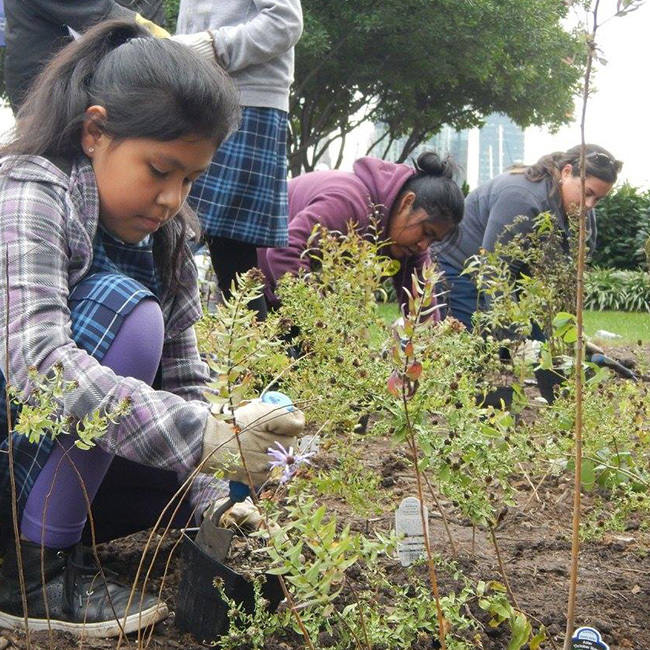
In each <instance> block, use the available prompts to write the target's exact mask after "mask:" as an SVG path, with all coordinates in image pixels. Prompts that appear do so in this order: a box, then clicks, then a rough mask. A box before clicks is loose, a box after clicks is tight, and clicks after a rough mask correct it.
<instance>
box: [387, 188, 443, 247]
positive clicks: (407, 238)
mask: <svg viewBox="0 0 650 650" xmlns="http://www.w3.org/2000/svg"><path fill="white" fill-rule="evenodd" d="M414 200H415V194H414V193H413V192H407V193H406V194H405V195H404V196H403V197H402V199H401V200H400V204H399V205H398V206H397V208H396V211H395V212H394V213H393V214H392V215H391V217H390V221H389V223H388V237H389V239H390V240H391V241H392V242H393V243H392V244H391V245H390V248H389V251H390V254H391V256H392V257H394V258H395V259H403V258H405V257H411V256H412V255H419V254H420V253H423V252H424V251H426V250H427V248H429V246H431V244H433V242H436V241H442V240H443V239H444V238H445V237H446V236H447V235H448V234H449V233H450V231H451V229H452V226H450V225H449V224H446V223H435V222H432V221H431V220H430V219H429V215H428V214H427V212H426V211H425V210H423V209H422V208H418V209H417V210H414V209H413V201H414Z"/></svg>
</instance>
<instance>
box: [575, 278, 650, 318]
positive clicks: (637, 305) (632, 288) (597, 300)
mask: <svg viewBox="0 0 650 650" xmlns="http://www.w3.org/2000/svg"><path fill="white" fill-rule="evenodd" d="M585 307H586V308H587V309H593V310H598V311H604V310H611V311H642V312H648V311H650V273H648V271H645V270H643V271H620V270H617V269H611V268H598V269H593V270H591V271H589V273H587V274H586V275H585Z"/></svg>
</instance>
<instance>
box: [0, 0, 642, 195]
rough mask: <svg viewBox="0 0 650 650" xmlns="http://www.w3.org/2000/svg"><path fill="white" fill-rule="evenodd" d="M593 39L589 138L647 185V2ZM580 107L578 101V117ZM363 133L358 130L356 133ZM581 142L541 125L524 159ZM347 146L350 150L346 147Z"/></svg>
mask: <svg viewBox="0 0 650 650" xmlns="http://www.w3.org/2000/svg"><path fill="white" fill-rule="evenodd" d="M615 6H616V1H615V0H602V1H601V14H602V16H603V18H605V17H606V16H611V15H612V14H613V12H614V11H615ZM597 43H598V45H599V47H600V48H601V50H602V56H603V57H604V58H605V59H607V61H608V63H607V65H605V66H602V65H599V66H598V69H597V72H596V76H595V79H594V85H595V88H596V90H595V92H594V93H593V96H592V98H591V99H590V101H589V105H588V109H587V130H586V139H587V142H594V143H597V144H600V145H602V146H603V147H606V148H607V149H609V150H610V151H611V152H612V153H613V154H614V155H615V156H616V157H617V158H618V159H619V160H622V161H623V162H624V166H623V172H622V174H621V180H629V181H630V182H631V183H632V184H633V185H636V186H639V187H642V188H644V189H650V83H649V82H648V72H647V70H648V63H649V62H650V0H646V2H645V4H643V5H642V6H641V8H640V9H638V10H637V11H634V12H632V13H630V14H629V15H627V16H624V17H622V18H613V19H611V20H609V21H607V22H606V23H605V24H603V25H602V26H601V27H600V28H599V30H598V33H597ZM579 111H580V105H579V103H577V104H576V115H577V116H578V117H579ZM12 121H13V120H12V119H11V112H10V111H9V110H8V109H4V110H2V109H0V131H4V130H6V129H7V127H8V126H9V125H10V124H11V122H12ZM371 129H372V126H371V125H364V128H362V129H361V132H363V133H364V135H363V136H361V137H359V138H358V139H359V142H361V143H362V145H363V146H361V144H360V145H359V146H358V147H355V146H354V140H355V139H353V138H351V139H350V140H349V141H348V147H346V162H345V164H344V168H348V167H351V164H352V161H354V160H355V159H356V158H357V157H359V156H361V155H364V153H365V142H366V140H367V137H368V136H367V133H365V132H366V131H367V130H371ZM360 135H361V134H360ZM579 142H580V127H579V120H578V121H575V122H574V123H573V124H572V125H571V126H568V127H564V128H562V129H561V130H560V131H559V132H558V133H557V134H554V135H551V134H549V133H548V132H547V131H546V130H545V129H537V128H536V129H528V130H527V131H526V145H525V147H526V152H525V158H526V160H525V162H527V163H531V162H534V161H536V160H537V159H538V158H539V157H540V156H542V155H544V154H546V153H550V152H551V151H559V150H566V149H568V148H570V147H572V146H573V145H574V144H578V143H579ZM348 149H349V151H348Z"/></svg>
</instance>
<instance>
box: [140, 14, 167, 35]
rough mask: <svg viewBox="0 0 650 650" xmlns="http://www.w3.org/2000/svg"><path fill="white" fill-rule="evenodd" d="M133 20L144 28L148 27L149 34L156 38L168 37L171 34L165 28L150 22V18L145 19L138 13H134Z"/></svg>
mask: <svg viewBox="0 0 650 650" xmlns="http://www.w3.org/2000/svg"><path fill="white" fill-rule="evenodd" d="M135 22H136V23H138V25H140V26H142V27H144V28H145V29H148V30H149V32H150V33H151V35H152V36H155V37H156V38H169V37H170V36H171V34H170V33H169V32H168V31H167V30H166V29H163V28H162V27H160V26H159V25H156V23H152V22H151V21H150V20H147V19H146V18H145V17H144V16H141V15H140V14H136V15H135Z"/></svg>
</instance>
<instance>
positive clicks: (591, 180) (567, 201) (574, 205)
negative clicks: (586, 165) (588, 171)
mask: <svg viewBox="0 0 650 650" xmlns="http://www.w3.org/2000/svg"><path fill="white" fill-rule="evenodd" d="M613 185H614V184H613V183H608V182H607V181H602V180H600V178H596V177H595V176H587V177H586V178H585V207H586V209H587V210H593V209H594V208H595V207H596V205H597V203H598V201H600V199H602V198H604V197H606V196H607V195H608V194H609V191H610V190H611V189H612V186H613ZM560 194H561V196H562V207H563V208H564V212H565V214H572V213H575V212H577V211H578V210H579V209H580V195H581V194H582V187H581V183H580V176H574V175H573V168H572V167H571V165H565V166H564V168H563V169H562V171H561V172H560Z"/></svg>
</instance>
